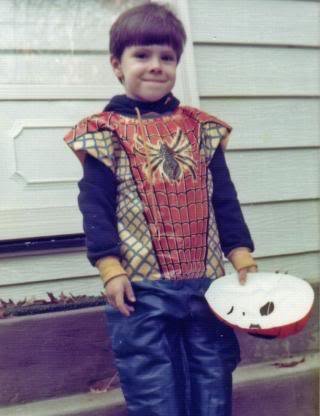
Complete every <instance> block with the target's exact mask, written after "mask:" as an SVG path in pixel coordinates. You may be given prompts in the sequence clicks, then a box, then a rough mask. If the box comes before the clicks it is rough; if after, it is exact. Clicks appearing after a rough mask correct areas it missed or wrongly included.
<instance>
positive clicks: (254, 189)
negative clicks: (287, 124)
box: [226, 149, 320, 204]
mask: <svg viewBox="0 0 320 416" xmlns="http://www.w3.org/2000/svg"><path fill="white" fill-rule="evenodd" d="M226 158H227V162H228V166H229V167H230V171H231V176H232V178H233V181H234V183H235V185H236V188H237V191H238V192H239V196H240V200H241V202H242V203H246V204H247V203H252V202H255V203H256V202H268V201H286V200H294V199H295V200H299V199H312V198H319V197H320V149H307V150H303V149H291V150H267V151H265V150H263V151H262V150H260V151H241V152H238V151H237V152H227V153H226Z"/></svg>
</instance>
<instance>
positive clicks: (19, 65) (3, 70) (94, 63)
mask: <svg viewBox="0 0 320 416" xmlns="http://www.w3.org/2000/svg"><path fill="white" fill-rule="evenodd" d="M0 56H1V61H2V62H1V67H0V82H1V84H28V85H29V86H30V85H32V84H36V85H48V84H49V85H50V84H54V85H59V84H66V85H82V84H84V85H86V84H90V85H106V87H109V88H110V87H112V84H117V83H118V84H119V86H120V87H121V85H120V83H119V82H117V79H116V77H115V75H114V74H113V72H112V68H111V65H110V64H109V62H108V59H109V58H108V56H107V55H104V54H90V55H89V54H87V53H82V54H77V55H72V54H61V53H57V54H44V53H23V54H19V55H18V56H17V55H15V54H8V53H2V54H1V55H0ZM107 91H108V89H107Z"/></svg>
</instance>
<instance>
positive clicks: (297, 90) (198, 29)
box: [189, 0, 320, 281]
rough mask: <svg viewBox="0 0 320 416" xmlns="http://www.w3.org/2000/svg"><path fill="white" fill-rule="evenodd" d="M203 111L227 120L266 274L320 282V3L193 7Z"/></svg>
mask: <svg viewBox="0 0 320 416" xmlns="http://www.w3.org/2000/svg"><path fill="white" fill-rule="evenodd" d="M189 13H190V21H191V31H192V39H193V42H194V51H195V62H196V73H197V82H198V88H199V95H200V105H201V108H202V109H204V110H205V111H208V112H209V113H212V114H215V115H217V116H218V117H220V118H222V119H224V120H226V121H227V122H229V123H230V124H231V125H232V126H233V127H234V131H233V133H232V135H231V140H230V146H229V151H228V152H227V161H228V164H229V166H230V170H231V174H232V177H233V180H234V182H235V184H236V187H237V189H238V193H239V198H240V201H241V203H242V206H243V211H244V215H245V217H246V219H247V222H248V224H249V227H250V229H251V231H252V234H253V238H254V240H255V244H256V257H257V259H258V262H259V264H260V269H262V270H269V271H275V270H281V271H288V272H289V273H291V274H296V275H298V276H301V277H304V278H306V279H309V280H312V281H316V280H319V278H320V255H319V254H320V253H319V250H320V231H319V213H320V209H319V190H320V184H319V182H320V175H319V173H320V163H319V162H320V158H319V151H320V149H319V148H320V123H319V117H320V104H319V97H320V88H319V84H320V78H319V71H320V65H319V47H320V3H319V2H318V1H294V0H291V1H290V0H271V1H270V0H241V1H239V0H224V1H219V0H199V1H192V0H189Z"/></svg>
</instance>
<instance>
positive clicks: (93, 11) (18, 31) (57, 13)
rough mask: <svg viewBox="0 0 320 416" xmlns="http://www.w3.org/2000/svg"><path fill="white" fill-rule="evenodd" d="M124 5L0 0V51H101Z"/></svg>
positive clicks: (94, 0) (134, 1) (93, 0)
mask: <svg viewBox="0 0 320 416" xmlns="http://www.w3.org/2000/svg"><path fill="white" fill-rule="evenodd" d="M142 2H143V0H130V5H132V6H134V5H138V4H140V3H142ZM125 6H126V4H120V3H119V2H118V1H116V0H109V1H104V0H86V1H80V2H79V1H73V2H71V3H70V2H66V1H64V0H55V1H54V2H52V1H51V0H41V1H38V2H34V3H32V2H30V1H28V0H19V2H17V1H13V0H1V2H0V49H7V50H8V49H29V50H30V49H42V50H43V49H46V50H70V51H78V50H89V51H91V50H98V49H99V50H105V49H106V48H107V45H108V43H109V34H108V32H109V28H110V26H111V24H112V22H113V20H114V19H115V18H116V16H117V15H118V14H119V13H120V12H121V10H123V9H124V7H125ZM39 33H41V36H39Z"/></svg>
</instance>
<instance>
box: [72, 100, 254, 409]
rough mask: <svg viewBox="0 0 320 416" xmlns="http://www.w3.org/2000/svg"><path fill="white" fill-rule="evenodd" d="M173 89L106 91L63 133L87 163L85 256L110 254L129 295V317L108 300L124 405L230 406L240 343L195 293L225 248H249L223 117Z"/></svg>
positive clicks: (218, 269) (218, 270) (218, 267)
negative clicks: (142, 97)
mask: <svg viewBox="0 0 320 416" xmlns="http://www.w3.org/2000/svg"><path fill="white" fill-rule="evenodd" d="M172 97H173V96H172V95H171V94H169V98H171V100H169V101H168V97H163V99H161V100H160V101H159V102H157V103H141V102H137V101H134V100H131V99H129V98H128V97H125V96H117V97H114V98H113V99H112V100H111V103H109V104H108V106H107V107H106V108H105V110H104V111H103V112H102V113H100V114H97V115H94V116H92V117H89V118H86V119H85V120H83V121H82V122H80V123H79V124H78V125H77V126H76V127H75V128H74V129H72V131H71V132H70V133H69V134H68V135H67V136H66V137H65V141H66V142H67V144H68V145H69V146H70V147H71V149H72V150H73V151H75V152H76V154H77V156H78V157H79V159H80V161H81V163H82V164H83V167H84V175H83V178H82V179H81V181H80V182H79V188H80V194H79V199H78V201H79V207H80V210H81V212H82V214H83V224H84V231H85V234H86V244H87V253H88V258H89V260H90V262H91V264H92V265H95V263H96V262H97V260H99V259H100V258H104V257H106V256H116V257H118V258H119V259H120V260H121V263H122V266H123V267H124V269H125V271H126V272H127V273H128V276H129V278H130V279H131V283H132V287H133V289H134V293H135V296H136V303H135V304H134V308H135V311H134V313H132V314H131V315H130V317H128V318H127V317H124V316H123V315H121V314H120V312H119V311H117V310H116V309H113V308H111V307H109V306H107V309H106V314H107V319H108V332H109V334H110V336H111V339H112V348H113V351H114V354H115V360H116V365H117V369H118V371H119V375H120V380H121V386H122V390H123V393H124V396H125V398H126V402H127V408H128V414H129V415H130V416H168V415H170V416H230V415H231V386H232V375H231V374H232V371H233V370H234V368H235V367H236V365H237V363H238V362H239V359H240V358H239V356H240V353H239V346H238V342H237V340H236V337H235V335H234V333H233V330H232V329H230V328H229V327H227V326H226V325H224V324H223V323H221V322H220V321H218V320H217V319H216V318H215V317H214V315H213V314H212V313H211V311H210V310H209V307H208V305H207V303H206V302H205V300H204V296H203V294H204V292H205V290H206V289H207V288H208V286H209V284H210V282H211V279H213V278H216V277H218V276H221V275H222V274H223V273H224V269H223V260H222V252H223V253H224V254H225V255H227V254H228V253H229V252H230V251H231V250H233V249H234V248H237V247H248V248H249V249H250V250H251V251H253V248H254V247H253V242H252V240H251V237H250V233H249V231H248V228H247V226H246V224H245V221H244V219H243V216H242V213H241V209H240V205H239V202H238V199H237V195H236V191H235V189H234V186H233V184H232V182H231V179H230V175H229V172H228V169H227V166H226V163H225V159H224V150H223V146H225V144H226V140H227V136H228V133H229V132H230V130H231V128H230V127H229V126H228V125H227V124H226V123H224V122H222V121H220V120H218V119H217V118H215V117H212V116H210V115H208V114H206V113H204V112H201V111H199V110H196V109H193V108H190V107H180V106H179V105H178V104H179V103H178V102H177V100H176V99H174V97H173V98H172ZM136 107H137V108H138V109H139V110H140V112H141V113H142V117H143V118H142V119H139V118H138V117H137V113H136ZM155 113H156V114H155Z"/></svg>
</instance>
